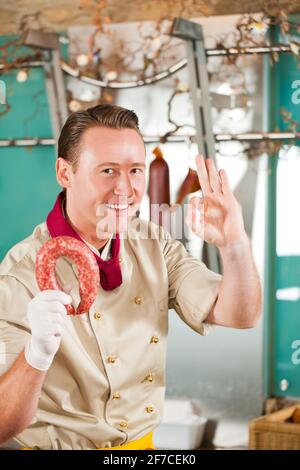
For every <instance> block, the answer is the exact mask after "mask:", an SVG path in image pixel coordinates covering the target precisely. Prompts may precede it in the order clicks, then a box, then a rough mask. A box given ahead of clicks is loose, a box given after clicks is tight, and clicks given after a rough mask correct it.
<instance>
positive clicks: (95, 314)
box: [94, 312, 102, 320]
mask: <svg viewBox="0 0 300 470" xmlns="http://www.w3.org/2000/svg"><path fill="white" fill-rule="evenodd" d="M101 317H102V315H101V313H100V312H95V313H94V318H95V320H100V318H101Z"/></svg>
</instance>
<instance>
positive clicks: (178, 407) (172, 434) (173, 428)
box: [154, 400, 207, 450]
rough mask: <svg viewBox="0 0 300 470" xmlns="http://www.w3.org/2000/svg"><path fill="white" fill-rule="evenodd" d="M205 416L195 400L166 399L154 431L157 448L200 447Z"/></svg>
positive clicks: (182, 448) (188, 448)
mask: <svg viewBox="0 0 300 470" xmlns="http://www.w3.org/2000/svg"><path fill="white" fill-rule="evenodd" d="M206 423H207V418H205V417H203V416H200V409H199V406H198V404H197V402H195V401H189V400H166V402H165V410H164V417H163V420H162V422H161V424H160V425H159V426H158V428H157V429H156V430H155V431H154V445H155V447H156V448H157V449H177V450H191V449H197V448H199V447H200V445H201V443H202V440H203V436H204V431H205V426H206Z"/></svg>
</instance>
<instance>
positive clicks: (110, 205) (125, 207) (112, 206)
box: [106, 204, 129, 210]
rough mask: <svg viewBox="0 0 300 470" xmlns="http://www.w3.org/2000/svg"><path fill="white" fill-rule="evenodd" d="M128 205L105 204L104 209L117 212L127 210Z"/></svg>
mask: <svg viewBox="0 0 300 470" xmlns="http://www.w3.org/2000/svg"><path fill="white" fill-rule="evenodd" d="M128 206H129V204H106V207H108V208H109V209H117V210H124V209H127V207H128Z"/></svg>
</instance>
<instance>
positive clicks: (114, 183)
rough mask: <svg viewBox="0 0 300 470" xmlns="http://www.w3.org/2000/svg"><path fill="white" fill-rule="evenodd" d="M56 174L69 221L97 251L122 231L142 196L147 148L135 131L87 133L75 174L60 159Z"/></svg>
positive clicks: (105, 129)
mask: <svg viewBox="0 0 300 470" xmlns="http://www.w3.org/2000/svg"><path fill="white" fill-rule="evenodd" d="M56 174H57V180H58V182H59V184H60V185H61V186H63V187H65V188H66V190H67V207H66V209H67V214H68V218H69V221H70V222H71V224H72V225H73V227H74V228H75V229H76V231H77V232H78V233H79V235H80V236H81V237H82V238H83V239H85V240H86V241H88V242H90V243H92V244H93V245H94V246H95V247H96V248H98V249H99V248H101V246H103V244H104V243H105V241H106V240H107V238H108V237H109V236H110V234H111V233H116V232H119V233H120V232H123V231H125V230H126V227H127V223H128V220H129V219H131V218H132V217H133V216H134V215H135V214H136V212H137V210H138V208H139V206H140V203H141V201H142V198H143V195H144V193H145V147H144V143H143V140H142V138H141V136H140V135H139V134H138V132H136V131H135V130H134V129H130V128H122V129H113V128H109V127H99V126H98V127H91V128H88V129H87V130H85V131H84V133H83V134H82V136H81V139H80V151H79V159H78V164H77V166H76V170H75V172H74V170H73V168H72V166H71V165H70V164H69V163H68V162H67V161H66V160H65V159H63V158H58V159H57V163H56Z"/></svg>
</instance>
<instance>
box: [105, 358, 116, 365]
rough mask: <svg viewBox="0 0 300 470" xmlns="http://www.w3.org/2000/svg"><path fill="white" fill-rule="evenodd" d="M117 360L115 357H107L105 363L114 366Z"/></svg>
mask: <svg viewBox="0 0 300 470" xmlns="http://www.w3.org/2000/svg"><path fill="white" fill-rule="evenodd" d="M116 360H117V356H108V358H107V361H108V362H109V364H114V363H115V362H116Z"/></svg>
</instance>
